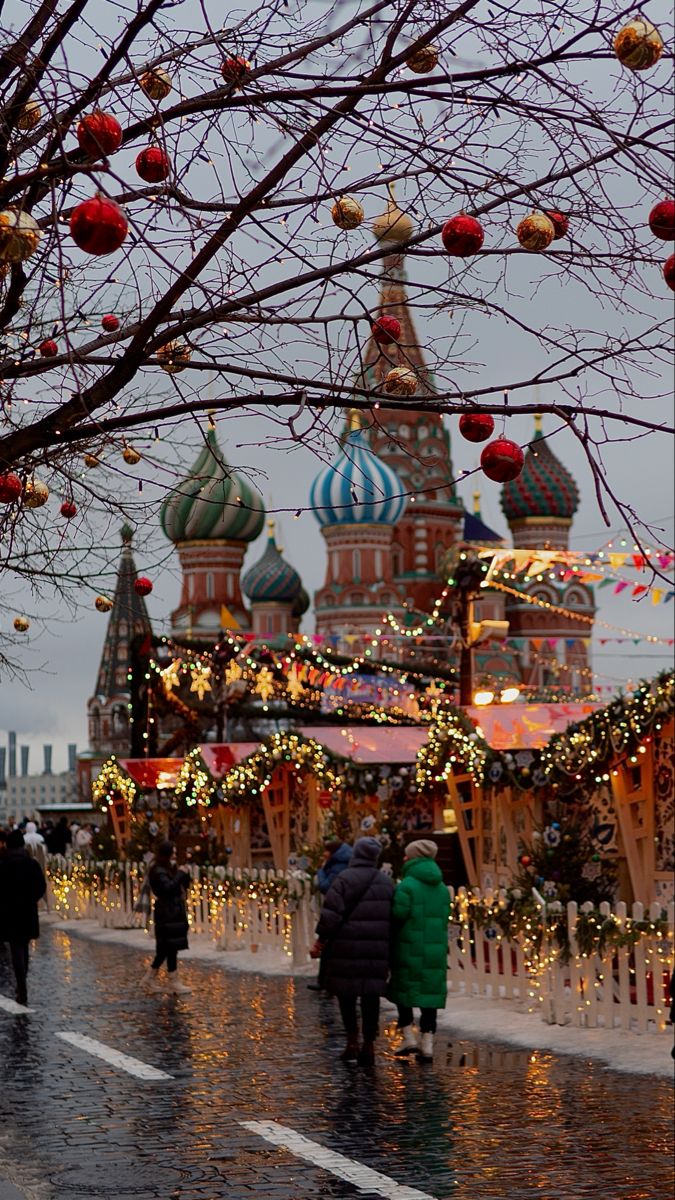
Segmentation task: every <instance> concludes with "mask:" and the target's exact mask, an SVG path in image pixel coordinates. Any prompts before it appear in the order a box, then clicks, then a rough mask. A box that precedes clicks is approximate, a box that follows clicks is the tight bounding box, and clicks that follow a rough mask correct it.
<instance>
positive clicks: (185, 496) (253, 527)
mask: <svg viewBox="0 0 675 1200" xmlns="http://www.w3.org/2000/svg"><path fill="white" fill-rule="evenodd" d="M161 523H162V529H163V530H164V532H165V534H166V536H167V537H168V538H169V540H170V541H172V542H202V541H231V542H253V541H255V539H256V538H257V537H258V535H259V533H260V532H261V530H262V527H263V525H264V523H265V505H264V503H263V499H262V496H260V495H259V493H258V492H257V491H256V490H255V488H254V487H252V486H251V484H250V483H247V482H246V480H245V479H242V478H241V476H240V475H237V474H236V473H235V472H234V471H232V470H231V469H230V467H229V466H228V464H227V463H226V461H225V459H224V457H223V452H222V450H221V449H220V446H219V445H218V439H217V437H216V432H215V430H214V429H211V430H209V433H208V437H207V439H206V445H205V446H204V449H203V450H202V452H201V454H200V455H199V458H198V459H197V461H196V463H195V464H194V466H193V467H192V469H191V471H190V474H189V475H188V477H187V479H184V480H182V482H181V483H179V484H178V486H177V487H176V488H175V489H174V491H172V492H171V493H170V495H169V496H168V497H167V499H166V500H165V501H164V504H163V505H162V512H161Z"/></svg>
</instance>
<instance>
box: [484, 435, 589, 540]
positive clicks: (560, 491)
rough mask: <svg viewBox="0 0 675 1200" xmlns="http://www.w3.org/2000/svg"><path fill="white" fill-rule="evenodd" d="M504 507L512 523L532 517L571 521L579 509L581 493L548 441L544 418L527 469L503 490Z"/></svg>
mask: <svg viewBox="0 0 675 1200" xmlns="http://www.w3.org/2000/svg"><path fill="white" fill-rule="evenodd" d="M501 504H502V511H503V513H504V516H505V517H506V519H507V521H508V522H509V523H511V522H512V521H522V520H524V519H525V518H528V517H536V518H538V517H541V518H551V517H554V518H556V519H562V520H566V521H571V520H572V517H573V516H574V514H575V512H576V511H577V509H578V507H579V489H578V487H577V485H576V483H575V481H574V479H573V477H572V475H571V474H570V472H569V471H568V470H567V467H565V466H563V464H562V463H561V461H560V459H559V458H556V456H555V454H554V453H553V451H552V450H551V448H550V446H549V444H548V442H547V441H546V440H545V439H544V437H543V434H542V431H541V417H540V416H537V417H536V418H535V434H534V441H533V442H532V444H531V445H530V448H529V450H528V451H527V454H526V455H525V464H524V466H523V469H522V471H521V472H520V475H519V476H518V477H517V479H512V480H511V482H510V483H507V484H506V485H505V487H504V488H502V497H501Z"/></svg>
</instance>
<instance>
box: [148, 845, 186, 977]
mask: <svg viewBox="0 0 675 1200" xmlns="http://www.w3.org/2000/svg"><path fill="white" fill-rule="evenodd" d="M174 853H175V846H174V845H173V843H172V842H161V843H160V845H159V846H158V848H157V853H156V855H155V861H154V863H153V865H152V866H151V868H150V871H149V874H148V882H149V884H150V890H151V892H152V894H153V896H154V897H155V907H154V918H155V941H156V953H155V957H154V959H153V961H152V964H151V966H150V968H149V970H148V972H147V975H146V982H147V983H148V985H149V986H150V988H151V990H152V991H160V990H161V987H160V985H159V981H158V975H159V969H160V967H161V966H162V965H163V964H164V963H166V969H167V971H168V975H169V990H170V991H172V992H175V993H177V994H182V993H185V992H189V991H190V989H189V987H187V986H186V985H185V984H184V983H181V982H180V980H179V979H178V978H177V975H176V972H177V970H178V952H179V951H180V950H187V948H188V915H187V904H186V894H187V890H188V888H189V886H190V883H191V878H190V875H189V872H188V871H185V870H181V869H180V868H179V867H177V866H176V863H175V861H174Z"/></svg>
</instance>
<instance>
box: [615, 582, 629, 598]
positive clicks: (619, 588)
mask: <svg viewBox="0 0 675 1200" xmlns="http://www.w3.org/2000/svg"><path fill="white" fill-rule="evenodd" d="M629 586H630V585H629V584H628V583H626V582H625V580H624V581H622V580H619V582H618V583H617V585H616V587H615V588H614V595H615V596H618V595H619V592H622V591H623V589H624V588H627V587H629Z"/></svg>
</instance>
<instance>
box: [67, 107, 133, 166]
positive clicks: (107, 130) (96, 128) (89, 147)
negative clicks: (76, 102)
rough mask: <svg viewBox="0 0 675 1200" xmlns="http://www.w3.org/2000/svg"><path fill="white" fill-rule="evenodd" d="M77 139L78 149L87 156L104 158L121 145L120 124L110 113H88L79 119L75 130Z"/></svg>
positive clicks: (98, 110) (97, 110) (99, 111)
mask: <svg viewBox="0 0 675 1200" xmlns="http://www.w3.org/2000/svg"><path fill="white" fill-rule="evenodd" d="M76 133H77V140H78V142H79V146H80V150H83V151H84V153H85V154H86V155H87V158H104V157H106V156H107V155H108V154H114V153H115V151H116V150H119V148H120V146H121V145H122V126H121V125H120V123H119V121H117V120H116V119H115V117H113V116H111V115H110V113H104V112H101V110H100V109H98V108H97V109H96V111H95V112H92V113H88V114H87V116H86V117H83V118H82V120H81V121H80V123H79V125H78V127H77V130H76Z"/></svg>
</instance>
